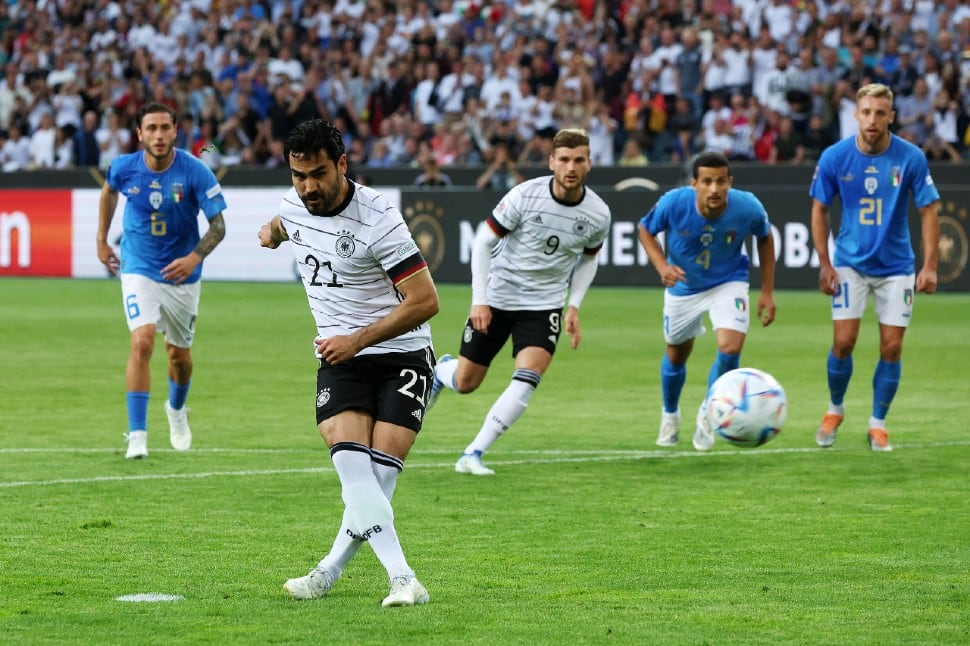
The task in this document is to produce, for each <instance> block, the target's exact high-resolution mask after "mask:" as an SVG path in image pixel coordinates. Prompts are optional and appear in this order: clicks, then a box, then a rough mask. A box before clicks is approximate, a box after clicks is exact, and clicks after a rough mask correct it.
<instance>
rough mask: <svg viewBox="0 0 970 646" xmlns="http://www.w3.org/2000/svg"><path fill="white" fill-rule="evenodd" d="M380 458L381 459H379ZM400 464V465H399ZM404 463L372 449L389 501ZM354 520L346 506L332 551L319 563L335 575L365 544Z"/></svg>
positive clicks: (380, 482)
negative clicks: (355, 529) (354, 529)
mask: <svg viewBox="0 0 970 646" xmlns="http://www.w3.org/2000/svg"><path fill="white" fill-rule="evenodd" d="M378 460H379V461H378ZM398 465H400V466H398ZM402 468H403V463H402V462H401V460H399V459H397V458H395V457H394V456H391V455H388V454H386V453H383V452H381V451H377V450H376V449H371V469H372V470H373V472H374V475H375V476H376V477H377V481H378V483H379V484H380V485H381V491H383V492H384V496H385V497H386V498H387V500H388V501H390V500H391V498H392V497H393V496H394V488H395V486H396V485H397V476H398V474H399V473H401V469H402ZM352 524H353V523H352V521H351V519H350V512H349V510H348V509H347V508H346V507H345V508H344V516H343V519H342V520H341V523H340V531H339V532H337V536H336V537H335V538H334V541H333V546H332V547H331V548H330V553H329V554H327V555H326V556H325V557H324V558H323V560H322V561H320V563H319V564H318V566H319V567H323V568H327V569H329V570H330V571H331V572H332V573H333V574H334V575H335V576H338V577H339V576H340V575H341V573H342V572H343V571H344V568H345V567H347V564H348V563H350V561H351V559H353V558H354V557H355V556H356V555H357V552H359V551H360V548H361V547H363V545H364V542H365V541H364V540H363V539H362V538H360V537H359V536H358V535H357V534H356V533H355V532H354V531H353V529H352V528H351V526H352Z"/></svg>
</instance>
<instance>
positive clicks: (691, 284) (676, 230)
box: [640, 186, 771, 296]
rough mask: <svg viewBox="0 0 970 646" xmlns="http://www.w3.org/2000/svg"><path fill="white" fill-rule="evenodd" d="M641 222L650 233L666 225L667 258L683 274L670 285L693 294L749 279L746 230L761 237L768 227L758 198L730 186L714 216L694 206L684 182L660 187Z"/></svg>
mask: <svg viewBox="0 0 970 646" xmlns="http://www.w3.org/2000/svg"><path fill="white" fill-rule="evenodd" d="M640 224H641V225H642V226H643V228H645V229H646V230H647V231H648V232H649V233H650V234H651V235H654V236H655V235H657V234H658V233H660V232H661V231H666V234H665V235H666V243H665V247H666V248H667V262H669V263H671V264H673V265H677V266H678V267H680V268H681V269H683V270H684V273H685V274H686V275H687V279H686V280H682V281H678V282H677V283H676V284H675V285H674V286H673V287H671V288H669V292H670V293H671V294H673V295H675V296H686V295H688V294H696V293H698V292H703V291H706V290H708V289H711V288H712V287H716V286H718V285H721V284H723V283H726V282H730V281H734V280H742V281H744V282H748V265H749V263H748V256H747V254H745V253H744V249H743V245H744V241H745V240H746V239H747V237H748V236H749V235H754V236H755V237H757V238H764V237H765V236H767V235H770V233H771V225H770V224H769V222H768V213H767V212H766V211H765V207H764V205H762V204H761V200H759V199H758V198H757V197H755V196H754V194H753V193H749V192H748V191H741V190H738V189H734V188H732V189H729V190H728V195H727V208H725V209H724V213H722V214H721V215H720V216H719V217H717V218H715V219H713V220H708V219H707V218H705V217H704V216H703V215H701V214H700V211H698V210H697V192H696V191H694V189H693V187H690V186H684V187H681V188H675V189H673V190H671V191H668V192H667V193H664V195H663V196H661V198H660V200H658V201H657V204H656V205H655V206H654V207H653V208H652V209H650V212H649V213H647V214H646V215H645V216H643V217H642V218H641V219H640Z"/></svg>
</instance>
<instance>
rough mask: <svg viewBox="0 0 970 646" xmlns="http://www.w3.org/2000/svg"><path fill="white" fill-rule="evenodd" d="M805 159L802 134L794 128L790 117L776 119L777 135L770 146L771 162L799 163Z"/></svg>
mask: <svg viewBox="0 0 970 646" xmlns="http://www.w3.org/2000/svg"><path fill="white" fill-rule="evenodd" d="M803 161H805V146H804V143H803V140H802V136H801V135H800V134H798V131H797V130H795V124H794V122H793V121H792V118H791V117H788V116H783V117H781V119H779V121H778V135H777V137H775V145H774V146H773V148H772V155H771V162H772V163H776V162H777V163H788V164H801V163H802V162H803Z"/></svg>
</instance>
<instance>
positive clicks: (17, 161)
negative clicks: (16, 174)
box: [0, 124, 30, 173]
mask: <svg viewBox="0 0 970 646" xmlns="http://www.w3.org/2000/svg"><path fill="white" fill-rule="evenodd" d="M0 162H2V164H3V170H4V172H7V173H9V172H13V171H18V170H25V169H26V168H27V167H28V166H29V165H30V139H29V138H27V137H25V136H24V135H23V131H22V130H21V129H20V126H19V125H17V124H10V127H9V128H8V129H7V140H6V141H5V142H4V143H3V147H2V148H0Z"/></svg>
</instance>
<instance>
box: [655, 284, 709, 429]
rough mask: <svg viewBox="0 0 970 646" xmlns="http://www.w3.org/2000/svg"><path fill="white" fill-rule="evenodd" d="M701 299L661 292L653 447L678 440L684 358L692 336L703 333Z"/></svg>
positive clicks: (685, 370) (688, 354) (689, 350)
mask: <svg viewBox="0 0 970 646" xmlns="http://www.w3.org/2000/svg"><path fill="white" fill-rule="evenodd" d="M703 312H704V309H703V301H702V299H701V298H700V295H690V296H673V295H671V294H669V293H668V292H665V293H664V312H663V314H664V339H665V340H666V342H667V349H666V351H665V352H664V356H663V359H661V361H660V391H661V395H662V398H663V410H662V411H661V414H660V431H659V432H658V433H657V446H677V443H678V442H679V441H680V435H679V434H680V419H681V415H680V394H681V392H682V391H683V389H684V383H685V382H686V381H687V359H688V358H689V357H690V355H691V352H693V350H694V339H695V338H696V337H698V336H700V335H702V334H704V331H705V330H704V325H703V323H702V321H701V318H702V316H703Z"/></svg>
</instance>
